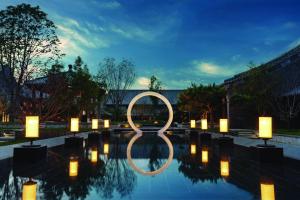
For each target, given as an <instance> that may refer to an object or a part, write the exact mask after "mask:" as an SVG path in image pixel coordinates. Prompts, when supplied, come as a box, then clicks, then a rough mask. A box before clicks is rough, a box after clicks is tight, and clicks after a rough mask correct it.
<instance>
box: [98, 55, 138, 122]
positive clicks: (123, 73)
mask: <svg viewBox="0 0 300 200" xmlns="http://www.w3.org/2000/svg"><path fill="white" fill-rule="evenodd" d="M134 67H135V66H134V64H133V63H132V62H131V61H129V60H127V59H123V60H121V61H120V62H119V63H117V62H116V60H115V59H114V58H105V59H104V60H103V62H101V63H100V64H99V71H98V74H97V81H98V82H104V83H105V85H106V86H107V89H108V92H109V93H108V94H109V95H108V100H110V101H111V103H112V104H113V106H114V114H115V117H116V119H118V118H119V117H120V114H121V110H120V105H121V104H122V102H123V100H124V97H125V95H126V90H127V89H129V88H130V87H131V86H132V84H133V83H134V80H135V77H136V74H135V69H134Z"/></svg>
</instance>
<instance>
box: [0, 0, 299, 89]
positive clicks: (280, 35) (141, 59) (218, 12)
mask: <svg viewBox="0 0 300 200" xmlns="http://www.w3.org/2000/svg"><path fill="white" fill-rule="evenodd" d="M18 3H30V4H32V5H39V6H40V7H41V8H42V10H44V11H45V12H47V13H48V14H49V18H50V19H52V20H53V21H54V22H55V24H56V25H57V34H58V36H59V38H60V40H61V43H62V45H61V49H62V51H63V52H64V53H66V54H67V55H66V56H65V58H64V59H63V63H64V64H66V65H67V64H69V63H73V62H74V59H75V57H76V56H77V55H80V56H81V57H82V58H83V60H84V61H85V62H86V63H87V64H88V66H89V68H90V70H91V72H92V73H96V72H97V68H98V63H99V62H100V61H101V60H102V59H103V58H105V57H115V58H117V59H121V58H128V59H130V60H132V61H133V62H134V63H135V65H136V72H137V80H136V82H135V84H134V86H133V88H146V87H147V84H148V78H149V77H150V76H151V75H156V76H157V77H158V78H159V79H160V80H161V81H162V83H163V86H164V88H168V89H180V88H186V87H187V86H189V85H190V84H191V82H195V83H203V84H208V83H213V82H216V83H222V82H223V81H224V79H226V78H228V77H231V76H232V75H234V74H236V73H238V72H241V71H244V70H246V69H247V64H248V63H249V61H253V62H254V63H256V64H260V63H264V62H266V61H268V60H270V59H272V58H274V57H276V56H278V55H280V54H282V53H284V52H285V51H287V50H289V49H291V48H293V47H295V46H296V45H298V44H300V1H290V0H285V1H283V0H282V1H277V0H271V1H269V0H207V1H205V0H63V1H62V0H47V1H45V0H35V1H33V0H32V1H31V0H29V1H19V0H1V2H0V9H4V8H5V7H6V6H8V5H13V4H18Z"/></svg>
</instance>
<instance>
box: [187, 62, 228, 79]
mask: <svg viewBox="0 0 300 200" xmlns="http://www.w3.org/2000/svg"><path fill="white" fill-rule="evenodd" d="M192 65H193V67H194V68H195V69H196V70H198V72H200V75H207V76H229V75H232V74H233V72H232V71H231V70H229V69H228V68H227V67H223V66H219V65H216V64H214V63H212V62H204V61H199V60H194V61H192Z"/></svg>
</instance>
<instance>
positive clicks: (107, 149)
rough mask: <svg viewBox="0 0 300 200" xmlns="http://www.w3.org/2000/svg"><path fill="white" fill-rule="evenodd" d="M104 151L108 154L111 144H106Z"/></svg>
mask: <svg viewBox="0 0 300 200" xmlns="http://www.w3.org/2000/svg"><path fill="white" fill-rule="evenodd" d="M103 153H104V154H108V153H109V144H107V143H106V144H104V146H103Z"/></svg>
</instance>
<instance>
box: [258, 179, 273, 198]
mask: <svg viewBox="0 0 300 200" xmlns="http://www.w3.org/2000/svg"><path fill="white" fill-rule="evenodd" d="M274 188H275V187H274V183H272V182H261V183H260V194H261V200H275V189H274Z"/></svg>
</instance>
